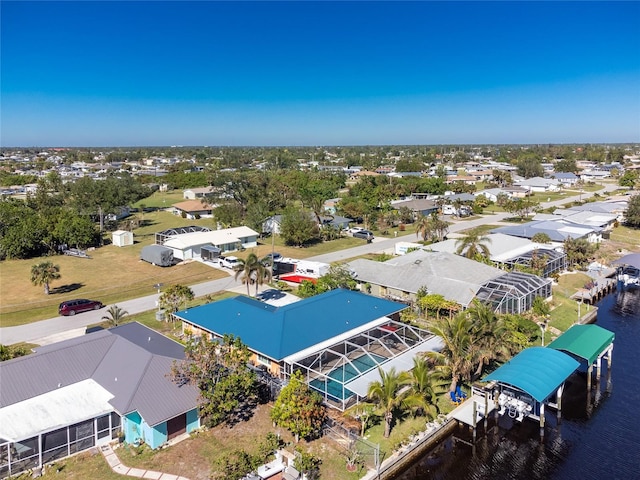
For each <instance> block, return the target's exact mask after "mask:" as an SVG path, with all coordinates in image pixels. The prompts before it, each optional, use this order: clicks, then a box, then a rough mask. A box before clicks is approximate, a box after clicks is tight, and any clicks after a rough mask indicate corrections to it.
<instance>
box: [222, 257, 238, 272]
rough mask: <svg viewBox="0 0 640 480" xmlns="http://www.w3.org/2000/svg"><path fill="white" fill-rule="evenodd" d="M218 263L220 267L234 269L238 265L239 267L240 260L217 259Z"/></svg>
mask: <svg viewBox="0 0 640 480" xmlns="http://www.w3.org/2000/svg"><path fill="white" fill-rule="evenodd" d="M218 262H219V263H220V266H221V267H224V268H231V269H233V268H236V267H237V266H238V265H240V260H238V257H222V256H220V257H218Z"/></svg>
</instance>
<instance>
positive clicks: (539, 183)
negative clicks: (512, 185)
mask: <svg viewBox="0 0 640 480" xmlns="http://www.w3.org/2000/svg"><path fill="white" fill-rule="evenodd" d="M518 186H520V187H523V188H526V189H527V190H529V191H531V192H557V191H558V190H560V182H559V181H558V180H556V179H554V178H542V177H533V178H528V179H527V180H523V181H521V182H519V183H518Z"/></svg>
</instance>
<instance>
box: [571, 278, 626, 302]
mask: <svg viewBox="0 0 640 480" xmlns="http://www.w3.org/2000/svg"><path fill="white" fill-rule="evenodd" d="M617 283H618V282H617V281H616V280H615V279H613V278H608V277H600V278H598V279H597V280H592V281H590V282H589V283H587V284H586V285H585V286H584V288H581V289H580V290H578V291H577V292H576V293H574V294H573V295H571V298H572V299H574V300H576V301H578V302H582V303H588V304H589V305H595V304H596V303H597V302H599V301H600V300H601V299H602V298H604V296H605V295H608V294H609V293H611V292H613V291H614V290H615V289H616V286H617Z"/></svg>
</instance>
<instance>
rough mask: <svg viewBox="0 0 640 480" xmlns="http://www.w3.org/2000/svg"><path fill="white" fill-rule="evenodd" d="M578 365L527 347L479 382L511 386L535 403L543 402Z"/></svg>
mask: <svg viewBox="0 0 640 480" xmlns="http://www.w3.org/2000/svg"><path fill="white" fill-rule="evenodd" d="M579 365H580V364H579V363H578V362H577V361H576V360H574V359H573V358H571V357H570V356H569V355H566V354H564V353H562V352H559V351H558V350H554V349H551V348H546V347H531V348H527V349H526V350H523V351H522V352H520V353H519V354H518V355H516V356H515V357H513V358H512V359H511V360H510V361H508V362H507V363H505V364H504V365H502V366H501V367H500V368H498V369H497V370H496V371H494V372H493V373H490V374H489V375H487V376H486V377H484V378H483V381H484V382H489V381H497V382H500V383H506V384H508V385H512V386H514V387H517V388H519V389H520V390H523V391H524V392H527V393H528V394H529V395H531V396H532V397H533V398H535V399H536V400H537V401H538V402H544V401H545V400H546V399H547V398H549V396H551V395H552V394H553V393H554V392H555V391H556V390H557V389H558V387H559V386H560V385H561V384H562V382H564V381H565V380H566V379H567V378H568V377H569V375H571V374H572V373H573V372H574V371H575V369H576V368H578V366H579Z"/></svg>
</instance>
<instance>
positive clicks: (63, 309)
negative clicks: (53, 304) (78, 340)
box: [58, 298, 104, 315]
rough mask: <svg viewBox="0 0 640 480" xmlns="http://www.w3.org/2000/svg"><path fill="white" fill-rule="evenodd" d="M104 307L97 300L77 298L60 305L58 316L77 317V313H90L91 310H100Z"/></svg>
mask: <svg viewBox="0 0 640 480" xmlns="http://www.w3.org/2000/svg"><path fill="white" fill-rule="evenodd" d="M102 307H104V305H103V304H102V302H98V301H97V300H87V299H86V298H76V299H75V300H67V301H66V302H62V303H61V304H60V305H58V314H60V315H75V314H76V313H82V312H88V311H89V310H99V309H101V308H102Z"/></svg>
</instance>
